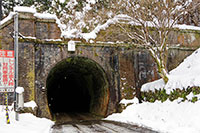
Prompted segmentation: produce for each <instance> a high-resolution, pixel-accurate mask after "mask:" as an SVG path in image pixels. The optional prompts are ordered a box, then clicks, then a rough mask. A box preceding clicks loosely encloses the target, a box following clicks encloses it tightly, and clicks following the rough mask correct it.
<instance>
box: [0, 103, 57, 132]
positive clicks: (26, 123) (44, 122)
mask: <svg viewBox="0 0 200 133" xmlns="http://www.w3.org/2000/svg"><path fill="white" fill-rule="evenodd" d="M11 108H12V107H11V106H10V107H9V109H10V110H11ZM9 118H10V124H6V112H5V106H2V105H1V106H0V132H1V133H49V131H50V128H51V126H52V125H53V124H54V122H52V121H51V120H48V119H46V118H37V117H35V116H34V115H32V114H29V113H25V114H20V115H19V121H16V120H15V112H14V111H9Z"/></svg>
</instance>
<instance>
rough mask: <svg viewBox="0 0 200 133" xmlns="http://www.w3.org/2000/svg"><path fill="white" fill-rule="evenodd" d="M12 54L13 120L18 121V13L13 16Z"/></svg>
mask: <svg viewBox="0 0 200 133" xmlns="http://www.w3.org/2000/svg"><path fill="white" fill-rule="evenodd" d="M14 52H15V91H14V99H15V101H14V104H15V105H14V108H15V119H16V121H19V113H18V112H17V111H18V110H17V109H18V107H17V106H18V99H17V97H16V88H17V87H18V13H17V12H16V14H15V15H14Z"/></svg>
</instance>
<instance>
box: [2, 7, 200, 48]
mask: <svg viewBox="0 0 200 133" xmlns="http://www.w3.org/2000/svg"><path fill="white" fill-rule="evenodd" d="M17 12H18V13H19V17H20V15H21V17H23V14H24V13H25V14H26V13H27V15H28V14H29V15H30V16H31V15H32V18H34V19H36V20H37V21H45V20H46V21H47V22H48V21H54V22H56V24H57V27H58V28H59V29H60V32H61V34H60V36H59V38H66V39H84V40H86V41H87V42H89V43H94V42H114V43H118V42H122V43H123V42H127V41H131V40H128V39H127V38H128V36H127V35H126V33H122V31H121V30H120V28H119V27H117V26H116V24H117V23H124V22H125V21H126V22H127V21H129V20H130V17H129V16H127V15H125V14H121V15H116V16H114V17H113V18H110V19H108V20H107V21H106V22H105V23H103V24H98V25H97V26H96V28H94V30H92V31H91V32H89V33H82V32H80V31H78V30H76V29H71V28H70V27H67V25H66V24H62V23H61V21H60V20H59V19H58V18H57V16H56V15H54V14H49V13H37V11H36V9H34V8H30V7H15V8H14V12H11V13H10V14H9V15H8V16H7V17H6V18H5V19H3V20H2V21H0V29H2V27H4V26H6V25H7V24H8V23H9V22H12V21H13V16H14V15H15V14H16V13H17ZM24 18H26V19H28V17H27V16H25V17H24ZM129 24H131V25H135V24H134V23H131V22H129ZM174 28H176V30H177V29H180V30H184V32H185V33H186V34H187V33H188V34H187V35H184V37H181V36H179V35H175V36H174V35H171V38H172V40H178V41H177V42H175V43H174V42H172V43H173V44H176V45H182V43H185V44H186V45H188V44H191V43H193V42H194V41H195V45H197V42H198V39H197V36H196V35H195V34H196V33H197V34H200V27H195V26H188V25H176V26H174ZM51 30H54V29H51ZM186 30H188V32H187V31H186ZM49 32H52V31H49ZM191 32H192V33H191ZM101 33H103V34H101ZM185 33H184V34H185ZM190 33H191V34H190ZM111 34H112V35H111ZM173 34H174V33H173ZM113 35H115V36H114V38H113ZM30 36H32V35H30ZM116 36H118V37H116ZM32 37H35V36H32ZM125 38H126V39H125ZM38 39H41V38H38ZM46 39H54V38H46ZM185 40H186V41H185ZM196 40H197V41H196ZM170 43H171V42H170Z"/></svg>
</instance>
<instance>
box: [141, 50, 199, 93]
mask: <svg viewBox="0 0 200 133" xmlns="http://www.w3.org/2000/svg"><path fill="white" fill-rule="evenodd" d="M189 86H190V87H192V86H200V48H199V49H197V50H196V51H195V52H193V53H192V54H191V55H190V56H188V57H187V58H186V59H185V60H184V61H183V62H182V63H181V64H180V65H179V66H178V67H177V68H175V69H173V70H172V71H170V73H169V81H168V83H167V84H166V85H165V84H164V82H163V80H162V79H159V80H156V81H153V82H150V83H146V84H144V85H143V86H142V89H141V90H142V91H148V90H152V91H153V90H154V89H158V90H159V89H160V88H161V89H162V88H165V89H166V90H167V92H168V93H169V92H170V91H171V90H173V89H176V88H179V89H183V88H187V87H189Z"/></svg>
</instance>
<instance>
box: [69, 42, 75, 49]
mask: <svg viewBox="0 0 200 133" xmlns="http://www.w3.org/2000/svg"><path fill="white" fill-rule="evenodd" d="M75 50H76V46H75V42H74V41H69V42H68V51H75Z"/></svg>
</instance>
